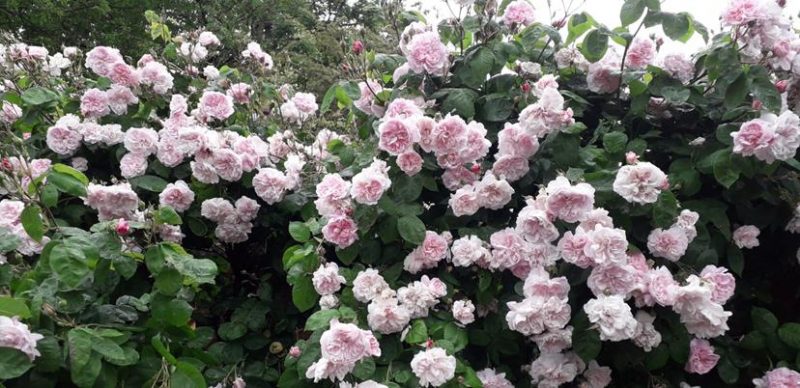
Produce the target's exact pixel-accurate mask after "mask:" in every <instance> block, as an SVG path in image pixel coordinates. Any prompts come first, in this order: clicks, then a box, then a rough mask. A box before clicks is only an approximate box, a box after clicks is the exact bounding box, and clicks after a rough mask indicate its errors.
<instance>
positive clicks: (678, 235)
mask: <svg viewBox="0 0 800 388" xmlns="http://www.w3.org/2000/svg"><path fill="white" fill-rule="evenodd" d="M688 246H689V240H688V238H687V237H686V233H685V232H683V230H681V229H680V228H676V227H673V228H669V229H667V230H663V229H661V228H657V229H654V230H653V231H652V232H650V235H649V236H647V249H649V250H650V253H652V254H653V256H655V257H663V258H665V259H667V260H669V261H673V262H675V261H678V260H680V258H681V257H682V256H683V255H684V254H685V253H686V249H687V247H688Z"/></svg>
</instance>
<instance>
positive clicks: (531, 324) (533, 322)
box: [506, 296, 571, 336]
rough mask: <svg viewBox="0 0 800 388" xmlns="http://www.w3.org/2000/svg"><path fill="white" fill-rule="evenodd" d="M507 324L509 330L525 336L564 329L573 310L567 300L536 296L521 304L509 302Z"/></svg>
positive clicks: (526, 299)
mask: <svg viewBox="0 0 800 388" xmlns="http://www.w3.org/2000/svg"><path fill="white" fill-rule="evenodd" d="M506 306H507V307H508V313H507V314H506V323H507V324H508V327H509V329H511V330H514V331H517V332H519V333H521V334H522V335H525V336H532V335H537V334H541V333H543V332H545V331H548V330H558V329H562V328H564V326H566V325H567V323H569V319H570V313H571V309H570V306H569V304H568V303H567V299H566V298H558V297H542V296H534V297H530V298H525V299H523V300H522V301H521V302H513V301H512V302H507V303H506Z"/></svg>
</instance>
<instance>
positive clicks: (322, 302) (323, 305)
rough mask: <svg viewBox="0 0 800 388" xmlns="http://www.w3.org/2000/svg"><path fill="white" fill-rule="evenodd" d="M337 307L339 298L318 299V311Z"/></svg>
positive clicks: (326, 297) (324, 297) (323, 296)
mask: <svg viewBox="0 0 800 388" xmlns="http://www.w3.org/2000/svg"><path fill="white" fill-rule="evenodd" d="M338 306H339V298H338V297H337V296H336V295H333V294H330V295H322V296H321V297H320V298H319V309H320V310H331V309H335V308H336V307H338Z"/></svg>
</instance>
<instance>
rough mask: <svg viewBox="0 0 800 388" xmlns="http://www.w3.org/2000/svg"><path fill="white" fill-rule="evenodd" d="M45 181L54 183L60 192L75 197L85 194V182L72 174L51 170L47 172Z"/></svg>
mask: <svg viewBox="0 0 800 388" xmlns="http://www.w3.org/2000/svg"><path fill="white" fill-rule="evenodd" d="M47 183H48V184H53V185H55V186H56V187H57V188H58V190H59V191H61V192H62V193H67V194H70V195H73V196H75V197H85V196H86V184H84V183H83V182H81V181H80V179H78V178H76V177H74V176H72V175H69V174H64V173H62V172H58V171H55V170H53V171H50V172H49V173H48V174H47Z"/></svg>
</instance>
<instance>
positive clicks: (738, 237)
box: [733, 225, 761, 249]
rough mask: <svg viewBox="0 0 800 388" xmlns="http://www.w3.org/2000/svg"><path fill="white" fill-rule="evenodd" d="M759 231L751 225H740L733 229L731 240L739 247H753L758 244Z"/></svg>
mask: <svg viewBox="0 0 800 388" xmlns="http://www.w3.org/2000/svg"><path fill="white" fill-rule="evenodd" d="M760 233H761V231H760V230H758V228H757V227H755V226H753V225H742V226H740V227H738V228H736V230H734V231H733V242H734V243H735V244H736V246H737V247H739V248H748V249H749V248H755V247H757V246H758V235H759V234H760Z"/></svg>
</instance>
